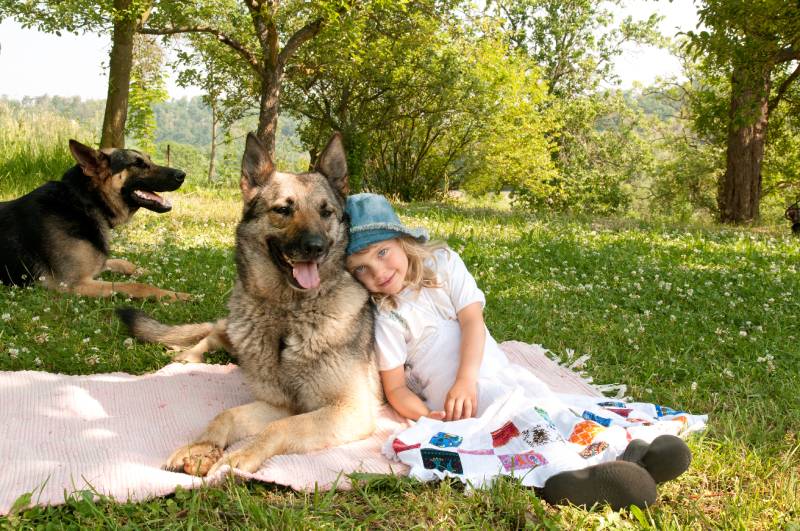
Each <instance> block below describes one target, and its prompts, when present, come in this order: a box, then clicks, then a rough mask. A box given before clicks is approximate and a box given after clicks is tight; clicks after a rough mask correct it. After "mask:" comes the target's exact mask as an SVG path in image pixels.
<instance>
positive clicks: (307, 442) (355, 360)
mask: <svg viewBox="0 0 800 531" xmlns="http://www.w3.org/2000/svg"><path fill="white" fill-rule="evenodd" d="M241 189H242V196H243V199H244V212H243V215H242V220H241V222H240V223H239V225H238V227H237V229H236V266H237V273H238V275H237V280H236V284H235V286H234V288H233V292H232V294H231V298H230V301H229V303H228V309H229V313H228V318H227V320H222V321H219V322H217V323H215V324H211V323H204V324H199V325H183V326H182V327H168V326H165V325H161V324H160V323H158V322H157V321H154V320H152V319H149V318H146V317H145V316H143V315H142V314H140V313H138V312H136V311H132V310H127V311H125V310H123V311H122V312H121V314H120V316H121V317H122V318H123V320H124V321H125V322H126V323H127V324H128V325H129V327H130V328H131V330H132V332H133V333H134V335H136V336H137V337H139V338H140V339H145V340H148V341H157V342H162V343H166V344H170V345H173V346H186V345H188V344H191V343H192V342H197V341H200V343H199V346H197V348H195V349H194V350H195V352H196V353H197V354H202V352H203V351H205V350H208V349H209V348H215V347H219V346H224V347H225V348H226V349H228V350H229V351H230V352H231V353H232V354H233V355H234V356H235V357H236V358H237V360H238V362H239V364H240V365H241V367H242V370H243V371H244V374H245V378H246V381H247V383H248V385H249V387H250V390H251V392H252V393H253V395H254V396H255V397H256V401H255V402H252V403H250V404H247V405H244V406H240V407H236V408H233V409H230V410H228V411H225V412H223V413H221V414H220V415H218V416H217V417H216V418H215V419H214V420H213V421H212V422H211V424H210V425H209V426H208V427H207V428H206V430H205V432H204V433H203V434H202V435H200V436H199V437H198V438H197V439H196V441H195V442H194V443H192V444H190V445H188V446H185V447H183V448H180V449H179V450H177V451H176V452H175V453H174V454H173V455H172V456H171V457H170V458H169V460H168V461H167V463H166V468H169V469H172V470H184V471H186V472H190V473H197V474H200V475H202V474H204V473H206V472H209V470H208V469H209V467H211V470H210V473H213V472H214V471H215V470H216V469H217V468H219V467H220V466H222V465H225V464H229V465H231V466H233V467H236V468H239V469H242V470H246V471H248V472H254V471H256V470H257V469H258V468H259V467H260V465H261V463H262V462H263V461H264V460H265V459H268V458H269V457H271V456H273V455H277V454H286V453H304V452H309V451H313V450H317V449H320V448H324V447H327V446H333V445H338V444H343V443H346V442H349V441H354V440H358V439H362V438H364V437H367V436H368V435H369V434H370V433H372V431H373V430H374V423H375V415H376V412H377V407H378V405H379V404H380V402H381V391H380V384H379V380H378V372H377V367H376V363H375V357H374V344H373V341H374V340H373V315H372V309H371V307H370V305H369V298H368V294H367V292H366V290H365V289H364V288H363V287H362V286H361V285H360V284H359V283H358V282H357V281H356V280H354V279H353V277H351V276H350V275H349V274H348V273H347V271H346V270H345V249H346V246H347V238H348V236H347V221H346V219H345V213H344V199H345V196H346V193H347V164H346V159H345V153H344V149H343V146H342V142H341V138H340V137H339V136H338V135H336V136H334V137H333V139H331V141H330V142H329V144H328V146H327V147H326V149H325V151H324V152H323V153H322V155H321V156H320V160H319V161H318V163H317V166H316V171H314V172H310V173H302V174H292V173H279V172H276V171H275V168H274V166H273V163H272V161H271V160H270V158H269V157H268V155H267V153H266V151H265V150H264V148H263V146H262V145H261V143H260V142H259V141H258V139H257V138H256V137H255V136H254V135H252V134H250V135H248V138H247V147H246V149H245V153H244V157H243V160H242V179H241ZM249 436H256V437H255V440H254V441H253V442H252V443H251V444H249V445H247V446H246V447H244V448H242V449H240V450H237V451H235V452H232V453H231V454H229V455H227V456H225V457H224V458H223V459H221V460H219V461H217V460H218V459H220V455H221V454H222V452H221V450H222V449H224V448H226V447H227V446H229V445H231V444H232V443H234V442H236V441H238V440H240V439H242V438H245V437H249ZM212 465H213V466H212Z"/></svg>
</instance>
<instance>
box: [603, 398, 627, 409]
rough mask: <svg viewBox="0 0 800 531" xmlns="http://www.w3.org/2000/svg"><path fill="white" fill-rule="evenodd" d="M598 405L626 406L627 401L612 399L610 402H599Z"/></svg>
mask: <svg viewBox="0 0 800 531" xmlns="http://www.w3.org/2000/svg"><path fill="white" fill-rule="evenodd" d="M597 405H598V406H600V407H604V408H606V409H608V408H611V407H621V408H624V407H625V402H618V401H616V400H610V401H608V402H598V403H597Z"/></svg>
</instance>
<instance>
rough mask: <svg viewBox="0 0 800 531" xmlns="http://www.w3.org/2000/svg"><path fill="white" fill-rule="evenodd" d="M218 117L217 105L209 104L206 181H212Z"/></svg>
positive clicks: (215, 155) (215, 156)
mask: <svg viewBox="0 0 800 531" xmlns="http://www.w3.org/2000/svg"><path fill="white" fill-rule="evenodd" d="M218 121H219V118H217V106H216V104H214V103H212V104H211V155H210V156H209V161H208V182H209V183H213V182H214V168H215V166H216V158H217V122H218Z"/></svg>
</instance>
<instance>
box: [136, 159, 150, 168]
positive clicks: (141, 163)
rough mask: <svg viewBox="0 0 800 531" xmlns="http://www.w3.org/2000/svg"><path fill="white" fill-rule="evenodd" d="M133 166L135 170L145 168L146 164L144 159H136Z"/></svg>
mask: <svg viewBox="0 0 800 531" xmlns="http://www.w3.org/2000/svg"><path fill="white" fill-rule="evenodd" d="M133 165H134V166H136V167H137V168H147V163H146V162H145V161H144V159H136V161H135V162H134V163H133Z"/></svg>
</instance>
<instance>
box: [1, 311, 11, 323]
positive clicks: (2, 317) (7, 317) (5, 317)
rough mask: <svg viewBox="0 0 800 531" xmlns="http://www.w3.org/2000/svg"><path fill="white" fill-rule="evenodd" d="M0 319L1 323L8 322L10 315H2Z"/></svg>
mask: <svg viewBox="0 0 800 531" xmlns="http://www.w3.org/2000/svg"><path fill="white" fill-rule="evenodd" d="M0 319H3V321H10V320H11V314H10V313H4V314H3V315H2V316H0Z"/></svg>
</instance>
